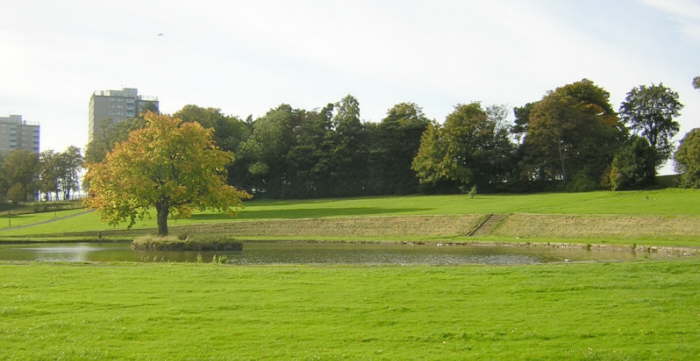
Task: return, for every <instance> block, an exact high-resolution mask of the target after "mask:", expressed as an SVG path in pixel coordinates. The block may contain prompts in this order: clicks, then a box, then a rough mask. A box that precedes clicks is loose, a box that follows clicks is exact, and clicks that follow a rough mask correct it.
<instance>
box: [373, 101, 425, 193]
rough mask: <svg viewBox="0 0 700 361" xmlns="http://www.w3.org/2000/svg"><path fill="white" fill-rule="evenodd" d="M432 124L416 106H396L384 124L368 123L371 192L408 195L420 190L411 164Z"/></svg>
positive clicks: (409, 104)
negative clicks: (426, 130) (421, 140)
mask: <svg viewBox="0 0 700 361" xmlns="http://www.w3.org/2000/svg"><path fill="white" fill-rule="evenodd" d="M428 124H430V121H429V120H428V118H427V117H426V116H425V114H424V113H423V110H422V109H421V108H420V107H419V106H418V105H416V104H414V103H399V104H396V105H394V106H393V107H392V108H391V109H389V110H388V111H387V115H386V117H385V118H384V119H382V121H381V122H380V123H367V124H365V128H366V131H367V137H368V144H369V147H368V149H369V155H368V164H367V167H368V173H369V174H368V185H367V187H368V192H369V193H371V194H408V193H415V192H417V191H418V190H419V182H418V179H417V178H416V175H415V172H414V171H413V170H412V169H411V162H412V161H413V158H414V157H415V156H416V154H417V153H418V147H419V146H420V139H421V135H422V134H423V132H424V131H425V129H426V128H427V127H428Z"/></svg>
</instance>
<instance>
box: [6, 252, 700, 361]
mask: <svg viewBox="0 0 700 361" xmlns="http://www.w3.org/2000/svg"><path fill="white" fill-rule="evenodd" d="M698 309H700V271H699V270H698V267H697V260H687V261H676V262H644V263H618V264H575V265H573V264H567V265H538V266H517V267H494V266H467V267H428V266H415V267H413V266H412V267H352V266H340V267H339V266H335V267H309V266H289V267H280V266H277V267H267V266H260V267H230V266H217V265H208V264H114V265H109V264H102V265H99V266H98V265H55V264H53V265H51V264H28V265H11V264H5V265H0V359H3V360H8V361H19V360H100V361H103V360H173V361H176V360H465V359H469V360H581V361H583V360H587V361H592V360H598V361H603V360H619V361H622V360H635V361H643V360H654V361H656V360H696V357H697V355H698V354H700V341H699V340H700V322H698V321H700V320H699V317H700V316H699V315H698Z"/></svg>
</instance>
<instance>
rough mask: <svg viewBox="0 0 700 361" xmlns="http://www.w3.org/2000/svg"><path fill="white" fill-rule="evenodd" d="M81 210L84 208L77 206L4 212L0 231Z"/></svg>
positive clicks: (1, 217)
mask: <svg viewBox="0 0 700 361" xmlns="http://www.w3.org/2000/svg"><path fill="white" fill-rule="evenodd" d="M82 212H85V209H81V208H78V209H69V210H60V211H55V212H53V211H49V212H38V213H23V214H11V213H8V212H6V213H5V214H4V215H3V216H0V231H2V230H3V228H9V227H13V228H14V227H19V226H26V225H30V224H35V223H40V222H45V221H50V220H53V219H57V218H61V217H66V216H71V215H74V214H78V213H82Z"/></svg>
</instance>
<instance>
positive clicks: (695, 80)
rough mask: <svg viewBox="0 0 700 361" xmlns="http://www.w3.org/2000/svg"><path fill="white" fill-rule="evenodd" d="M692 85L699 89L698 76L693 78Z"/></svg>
mask: <svg viewBox="0 0 700 361" xmlns="http://www.w3.org/2000/svg"><path fill="white" fill-rule="evenodd" d="M693 87H694V88H695V89H700V76H696V77H695V78H693Z"/></svg>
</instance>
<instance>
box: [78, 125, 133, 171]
mask: <svg viewBox="0 0 700 361" xmlns="http://www.w3.org/2000/svg"><path fill="white" fill-rule="evenodd" d="M101 122H103V123H104V124H103V125H102V126H100V127H98V129H101V130H102V131H101V132H100V133H96V134H94V135H93V139H92V141H91V142H90V143H88V145H87V148H86V149H85V161H86V162H88V163H99V162H101V161H103V160H104V159H105V156H106V155H107V154H108V153H109V152H111V151H112V149H114V146H115V145H116V144H117V143H120V142H123V141H125V140H126V139H127V138H128V137H129V133H131V132H132V131H134V130H137V129H141V128H143V127H144V126H145V125H146V121H145V120H144V119H143V118H142V117H136V118H130V119H125V120H123V121H121V122H117V123H113V122H112V121H111V120H109V119H108V120H102V121H101Z"/></svg>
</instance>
